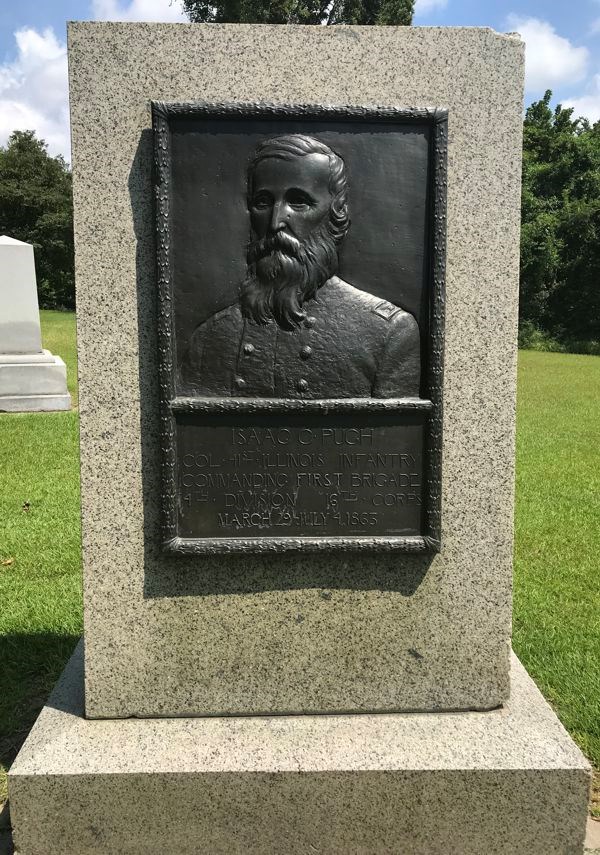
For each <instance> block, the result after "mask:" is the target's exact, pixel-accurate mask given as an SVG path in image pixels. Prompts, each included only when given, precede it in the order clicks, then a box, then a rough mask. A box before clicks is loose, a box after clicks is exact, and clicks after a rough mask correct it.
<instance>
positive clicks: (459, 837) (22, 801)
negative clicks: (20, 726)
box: [9, 649, 589, 855]
mask: <svg viewBox="0 0 600 855" xmlns="http://www.w3.org/2000/svg"><path fill="white" fill-rule="evenodd" d="M82 715H83V666H82V657H81V649H79V650H78V651H76V653H75V654H74V656H73V658H72V659H71V661H70V663H69V664H68V666H67V668H66V670H65V672H64V674H63V676H62V678H61V680H60V682H59V684H58V685H57V688H56V689H55V691H54V693H53V695H52V697H51V698H50V700H49V702H48V704H47V706H46V707H45V708H44V710H43V711H42V713H41V715H40V717H39V719H38V721H37V723H36V725H35V726H34V728H33V730H32V732H31V734H30V736H29V738H28V739H27V742H26V743H25V745H24V746H23V748H22V750H21V753H20V754H19V756H18V757H17V759H16V761H15V763H14V765H13V767H12V769H11V772H10V775H9V793H10V804H11V816H12V822H13V827H14V836H15V845H16V852H17V853H18V855H49V853H61V855H88V853H97V855H142V854H143V855H166V854H167V853H177V855H197V853H199V852H203V853H227V855H230V853H240V855H242V853H243V855H247V853H256V855H269V854H270V853H273V855H275V853H276V855H296V853H298V855H300V853H301V855H307V853H311V852H318V853H331V855H334V854H335V855H345V853H364V855H367V853H369V855H373V853H380V852H382V853H383V852H385V853H402V855H421V853H422V855H425V853H427V855H431V853H439V855H442V853H443V855H448V853H456V855H471V854H472V855H492V853H511V855H525V853H526V855H534V853H539V855H542V853H543V855H551V853H557V855H558V853H560V855H566V853H569V855H571V853H579V852H582V851H583V841H584V834H585V826H586V814H587V800H588V787H589V767H588V764H587V762H586V760H585V758H584V757H583V756H582V754H581V753H580V752H579V750H578V749H577V748H576V747H575V745H574V744H573V742H572V741H571V739H570V738H569V736H568V735H567V733H566V732H565V730H564V729H563V727H562V726H561V725H560V723H559V722H558V720H557V718H556V716H555V715H554V713H553V712H552V710H551V709H550V707H549V706H548V705H547V704H546V702H545V701H544V699H543V698H542V696H541V695H540V693H539V691H538V690H537V688H536V687H535V685H534V684H533V682H532V681H531V679H530V678H529V677H528V675H527V673H526V672H525V671H524V669H523V667H522V666H521V665H520V663H519V662H518V661H517V660H516V658H515V659H514V661H513V666H512V697H511V702H510V706H509V707H508V708H506V709H501V710H496V711H492V712H484V713H476V712H472V713H414V714H407V713H404V714H393V715H381V714H379V715H323V716H279V717H255V718H239V717H235V718H234V717H231V718H195V719H191V718H181V719H145V720H140V719H123V720H95V721H87V720H86V719H84V718H83V717H82Z"/></svg>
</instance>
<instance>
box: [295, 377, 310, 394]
mask: <svg viewBox="0 0 600 855" xmlns="http://www.w3.org/2000/svg"><path fill="white" fill-rule="evenodd" d="M296 388H297V389H298V391H299V392H306V390H307V389H308V380H304V379H302V380H298V382H297V383H296Z"/></svg>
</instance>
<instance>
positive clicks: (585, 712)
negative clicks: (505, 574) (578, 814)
mask: <svg viewBox="0 0 600 855" xmlns="http://www.w3.org/2000/svg"><path fill="white" fill-rule="evenodd" d="M515 524H516V543H515V593H514V637H513V645H514V648H515V650H516V652H517V654H518V655H519V657H520V658H521V660H522V661H523V664H524V665H525V666H526V668H527V669H528V671H529V672H530V674H531V676H532V677H533V678H534V680H535V681H536V683H537V684H538V686H539V687H540V689H541V690H542V692H543V693H544V695H545V696H546V698H547V699H548V700H549V701H550V702H551V704H552V705H553V707H554V709H555V710H556V712H557V713H558V715H559V717H560V719H561V721H562V722H563V724H564V725H565V727H566V728H567V729H568V730H569V732H570V733H571V735H572V736H573V738H574V739H575V741H576V742H577V743H578V744H579V746H580V747H581V748H582V750H583V751H584V752H585V753H586V754H587V756H588V757H589V758H590V760H592V762H593V763H594V765H595V766H596V769H600V572H599V565H600V357H597V356H576V355H573V354H558V353H536V352H533V351H522V352H521V353H520V354H519V385H518V416H517V507H516V516H515ZM598 783H600V782H598V778H597V787H598ZM599 795H600V794H599V792H598V788H597V790H596V795H595V805H594V813H595V814H596V815H598V816H600V799H599Z"/></svg>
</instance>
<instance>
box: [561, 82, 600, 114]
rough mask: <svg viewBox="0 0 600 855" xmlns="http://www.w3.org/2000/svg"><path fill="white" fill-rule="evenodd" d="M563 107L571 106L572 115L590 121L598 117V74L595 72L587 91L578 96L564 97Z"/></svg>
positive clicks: (599, 104)
mask: <svg viewBox="0 0 600 855" xmlns="http://www.w3.org/2000/svg"><path fill="white" fill-rule="evenodd" d="M563 107H573V110H574V112H573V116H574V117H575V118H578V117H579V116H584V117H585V118H586V119H589V120H590V122H597V121H598V119H600V74H595V75H594V76H593V78H592V81H591V83H590V85H589V86H588V87H587V91H586V92H585V94H584V95H581V96H580V97H579V98H565V99H564V101H563Z"/></svg>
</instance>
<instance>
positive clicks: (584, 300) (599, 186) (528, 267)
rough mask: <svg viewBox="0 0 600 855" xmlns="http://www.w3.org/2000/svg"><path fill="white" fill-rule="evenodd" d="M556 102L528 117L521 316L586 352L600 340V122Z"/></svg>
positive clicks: (540, 104) (545, 101)
mask: <svg viewBox="0 0 600 855" xmlns="http://www.w3.org/2000/svg"><path fill="white" fill-rule="evenodd" d="M551 97H552V93H551V92H550V91H547V92H546V94H545V95H544V97H543V98H542V99H541V101H536V102H535V103H533V104H532V105H531V106H530V107H529V108H528V109H527V112H526V114H525V123H524V129H523V131H524V137H523V196H522V233H521V308H520V315H521V321H522V323H529V324H533V325H535V327H537V328H538V329H540V330H542V331H544V332H546V333H549V334H550V335H551V336H553V337H555V338H556V339H557V340H558V341H561V342H563V344H565V345H566V346H567V347H569V346H571V347H572V346H575V347H576V348H578V349H579V348H580V347H581V344H582V343H583V342H588V343H589V342H594V341H596V342H598V341H600V122H597V123H596V124H595V125H593V126H592V125H590V123H589V122H588V121H586V120H585V119H574V118H573V110H572V109H565V108H563V107H562V106H561V105H560V104H559V105H558V106H557V107H556V108H555V109H554V110H552V109H551V107H550V100H551Z"/></svg>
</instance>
